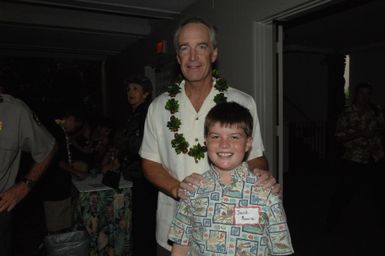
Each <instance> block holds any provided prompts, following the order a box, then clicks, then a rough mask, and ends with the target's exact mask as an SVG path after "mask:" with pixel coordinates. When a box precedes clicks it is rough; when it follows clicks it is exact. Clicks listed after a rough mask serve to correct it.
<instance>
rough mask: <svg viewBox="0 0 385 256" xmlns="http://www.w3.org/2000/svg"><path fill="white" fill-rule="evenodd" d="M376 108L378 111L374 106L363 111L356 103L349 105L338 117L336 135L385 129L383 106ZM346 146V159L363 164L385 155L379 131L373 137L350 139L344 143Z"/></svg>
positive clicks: (341, 136)
mask: <svg viewBox="0 0 385 256" xmlns="http://www.w3.org/2000/svg"><path fill="white" fill-rule="evenodd" d="M375 108H377V109H378V111H377V112H378V113H376V111H375V110H374V107H373V109H370V110H368V111H366V112H364V113H362V112H360V111H359V110H358V108H357V107H356V106H355V105H351V106H348V107H347V108H346V109H345V111H344V112H343V113H342V114H341V116H340V118H339V119H338V122H337V128H336V137H337V138H338V137H340V138H343V137H344V136H348V135H349V134H353V133H356V132H357V131H367V132H373V133H375V131H380V130H382V131H383V130H384V126H385V121H384V117H383V116H382V113H381V108H380V107H379V106H375ZM344 148H345V152H344V155H343V158H344V159H346V160H350V161H353V162H358V163H363V164H367V163H369V162H370V161H371V160H374V161H376V162H378V161H380V160H381V159H382V158H384V156H385V152H384V149H383V147H382V141H381V136H380V134H379V133H378V132H377V134H376V135H375V136H372V137H359V138H356V139H354V140H350V141H348V142H346V143H344Z"/></svg>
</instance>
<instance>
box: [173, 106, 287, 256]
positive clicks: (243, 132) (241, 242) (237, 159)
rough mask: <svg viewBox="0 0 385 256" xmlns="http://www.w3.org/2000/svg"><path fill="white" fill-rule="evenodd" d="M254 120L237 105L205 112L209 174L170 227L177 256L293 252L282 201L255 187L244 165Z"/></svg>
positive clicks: (181, 203) (188, 193) (180, 205)
mask: <svg viewBox="0 0 385 256" xmlns="http://www.w3.org/2000/svg"><path fill="white" fill-rule="evenodd" d="M252 127H253V118H252V116H251V114H250V112H249V111H248V110H247V109H246V108H245V107H243V106H241V105H239V104H238V103H235V102H228V103H221V104H218V105H216V106H215V107H213V108H212V109H211V110H210V112H209V113H208V114H207V117H206V120H205V125H204V136H205V142H206V146H207V154H208V157H209V159H210V162H211V170H209V171H207V172H205V173H204V174H203V177H204V179H203V181H202V182H201V184H200V185H199V186H198V187H197V188H196V190H195V191H196V192H187V195H188V199H187V200H184V201H180V204H179V206H178V211H177V213H176V215H175V217H174V220H173V222H172V224H171V228H170V232H169V239H170V240H171V241H172V242H173V243H174V244H173V247H172V254H171V255H173V256H180V255H219V254H220V255H223V254H225V255H258V256H261V255H288V254H292V253H293V248H292V245H291V240H290V234H289V230H288V226H287V224H286V217H285V213H284V210H283V206H282V202H281V201H280V199H279V197H278V196H275V195H274V194H272V193H271V190H267V189H264V188H263V187H261V186H256V185H255V181H256V179H257V177H256V176H255V175H254V174H252V172H250V171H249V168H248V166H247V163H246V162H244V159H245V155H246V153H247V152H248V151H249V149H250V147H251V145H252V140H253V139H252V137H251V134H252Z"/></svg>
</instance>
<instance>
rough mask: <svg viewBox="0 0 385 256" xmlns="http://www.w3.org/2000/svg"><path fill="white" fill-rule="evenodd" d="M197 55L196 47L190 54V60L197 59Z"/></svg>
mask: <svg viewBox="0 0 385 256" xmlns="http://www.w3.org/2000/svg"><path fill="white" fill-rule="evenodd" d="M196 55H197V53H196V50H195V49H191V50H190V55H189V58H190V60H195V59H196Z"/></svg>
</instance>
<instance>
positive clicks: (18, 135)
mask: <svg viewBox="0 0 385 256" xmlns="http://www.w3.org/2000/svg"><path fill="white" fill-rule="evenodd" d="M54 145H55V139H54V138H53V137H52V135H51V134H50V133H49V132H48V131H47V130H46V129H45V128H44V127H43V125H42V124H41V123H40V121H39V120H38V119H37V117H36V116H35V115H34V114H33V113H32V112H31V110H30V109H29V108H28V106H27V105H26V104H25V103H24V102H23V101H21V100H18V99H16V98H14V97H12V96H10V95H6V94H0V192H3V191H5V190H6V189H8V188H9V187H11V186H12V185H14V183H15V179H16V175H17V173H18V171H19V164H20V156H21V152H22V151H27V152H31V156H32V158H33V159H34V161H36V162H42V161H43V160H44V159H45V158H46V157H47V156H48V154H49V153H50V152H51V150H52V149H53V147H54Z"/></svg>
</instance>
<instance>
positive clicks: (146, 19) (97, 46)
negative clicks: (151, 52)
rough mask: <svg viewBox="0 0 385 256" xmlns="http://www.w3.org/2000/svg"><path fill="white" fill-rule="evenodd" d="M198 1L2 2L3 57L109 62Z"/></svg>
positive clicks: (78, 0) (0, 39) (36, 0)
mask: <svg viewBox="0 0 385 256" xmlns="http://www.w3.org/2000/svg"><path fill="white" fill-rule="evenodd" d="M193 2H195V0H167V1H157V0H66V1H63V0H12V1H4V0H2V1H0V34H1V35H2V36H1V37H0V55H23V56H25V55H38V56H44V55H49V56H53V55H65V56H81V57H83V58H84V57H86V58H104V57H105V56H110V55H116V54H119V53H120V52H121V51H122V50H124V49H126V48H127V47H128V46H129V45H130V44H132V43H133V42H135V41H137V40H138V39H140V38H143V37H146V36H147V35H149V34H150V33H151V32H152V29H153V26H154V24H158V23H161V22H165V21H169V20H172V19H175V18H177V17H178V16H179V15H180V13H181V12H182V11H183V10H184V9H186V8H187V7H188V6H189V5H191V4H192V3H193Z"/></svg>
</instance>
